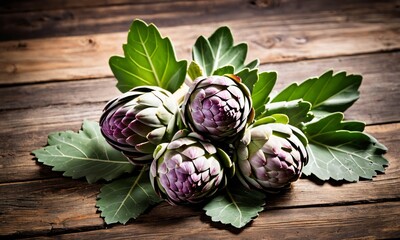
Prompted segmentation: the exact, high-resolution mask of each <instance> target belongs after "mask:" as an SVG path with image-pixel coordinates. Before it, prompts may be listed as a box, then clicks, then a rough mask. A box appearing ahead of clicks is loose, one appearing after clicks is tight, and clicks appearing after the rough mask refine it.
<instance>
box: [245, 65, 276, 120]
mask: <svg viewBox="0 0 400 240" xmlns="http://www.w3.org/2000/svg"><path fill="white" fill-rule="evenodd" d="M276 77H277V74H276V72H263V73H260V74H258V81H257V82H256V83H255V84H254V88H253V91H252V93H251V99H252V101H253V108H254V110H255V118H256V119H257V117H258V116H259V115H260V114H261V113H262V112H264V110H265V104H266V103H267V102H268V101H269V94H270V93H271V91H272V88H273V87H274V85H275V82H276Z"/></svg>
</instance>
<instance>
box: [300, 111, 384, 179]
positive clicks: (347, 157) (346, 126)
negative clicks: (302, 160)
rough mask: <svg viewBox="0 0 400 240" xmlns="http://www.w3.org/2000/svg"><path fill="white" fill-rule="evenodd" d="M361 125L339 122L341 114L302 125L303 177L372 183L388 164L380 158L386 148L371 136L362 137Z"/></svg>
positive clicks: (364, 134)
mask: <svg viewBox="0 0 400 240" xmlns="http://www.w3.org/2000/svg"><path fill="white" fill-rule="evenodd" d="M363 130H364V124H363V123H361V122H357V121H343V114H342V113H333V114H330V115H327V116H325V117H324V118H322V119H319V120H318V121H316V122H311V123H308V124H306V126H305V128H304V132H305V134H306V136H307V138H308V140H309V145H308V146H307V150H308V153H309V162H308V164H307V165H306V166H305V167H304V169H303V173H304V174H305V175H310V174H314V175H315V176H316V177H318V178H320V179H321V180H328V179H329V178H332V179H334V180H346V181H349V182H355V181H358V180H359V178H365V179H372V177H373V176H376V174H377V172H384V171H385V166H386V165H387V164H388V161H387V160H386V159H385V158H384V157H383V156H382V155H383V154H384V153H385V152H386V151H387V149H386V147H385V146H383V145H382V144H380V143H379V142H378V141H377V140H376V139H375V138H373V137H372V136H370V135H368V134H366V133H363V132H361V131H363Z"/></svg>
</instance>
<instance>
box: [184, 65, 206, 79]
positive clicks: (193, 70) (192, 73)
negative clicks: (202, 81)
mask: <svg viewBox="0 0 400 240" xmlns="http://www.w3.org/2000/svg"><path fill="white" fill-rule="evenodd" d="M188 75H189V77H190V78H191V79H192V80H195V79H196V78H198V77H201V76H203V71H202V70H201V67H200V66H199V65H198V64H197V63H196V62H195V61H192V62H191V63H190V65H189V69H188Z"/></svg>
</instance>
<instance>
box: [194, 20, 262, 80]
mask: <svg viewBox="0 0 400 240" xmlns="http://www.w3.org/2000/svg"><path fill="white" fill-rule="evenodd" d="M233 44H234V43H233V37H232V33H231V30H230V29H229V28H228V27H220V28H218V29H217V30H216V31H215V32H214V33H213V34H212V35H211V36H210V37H209V38H208V39H207V38H205V37H204V36H200V37H199V38H198V39H197V40H196V43H195V44H194V46H193V49H192V57H193V60H194V61H195V62H197V63H198V64H199V65H200V66H201V67H202V69H203V70H204V74H206V75H207V76H210V75H212V74H213V73H214V71H215V70H217V69H218V68H221V67H223V66H226V65H232V66H233V67H234V68H235V70H236V71H237V72H239V71H241V70H242V69H243V68H245V64H244V61H245V59H246V55H247V44H245V43H240V44H238V45H233ZM258 63H259V62H258V60H254V61H252V62H251V63H249V64H248V65H247V66H246V67H248V68H255V67H256V66H257V65H258Z"/></svg>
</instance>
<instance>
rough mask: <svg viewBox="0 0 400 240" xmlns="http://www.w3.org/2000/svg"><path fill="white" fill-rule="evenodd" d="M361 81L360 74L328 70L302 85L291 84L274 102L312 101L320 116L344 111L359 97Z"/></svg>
mask: <svg viewBox="0 0 400 240" xmlns="http://www.w3.org/2000/svg"><path fill="white" fill-rule="evenodd" d="M361 81H362V77H361V76H360V75H346V72H340V73H337V74H335V75H333V71H328V72H326V73H324V74H323V75H321V76H320V77H318V78H310V79H308V80H306V81H304V82H303V83H301V84H300V85H299V84H297V83H293V84H291V85H289V86H288V87H287V88H285V89H284V90H282V91H281V92H280V93H279V94H278V95H277V96H275V98H274V99H273V100H272V102H282V101H291V100H296V99H303V100H304V101H307V102H309V103H311V105H312V108H311V109H312V110H315V111H318V112H319V114H318V115H319V116H324V115H326V114H329V113H331V112H344V111H345V110H346V109H347V108H349V107H350V106H351V105H352V104H353V103H354V102H355V101H356V100H357V99H358V98H359V91H358V88H359V87H360V84H361Z"/></svg>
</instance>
